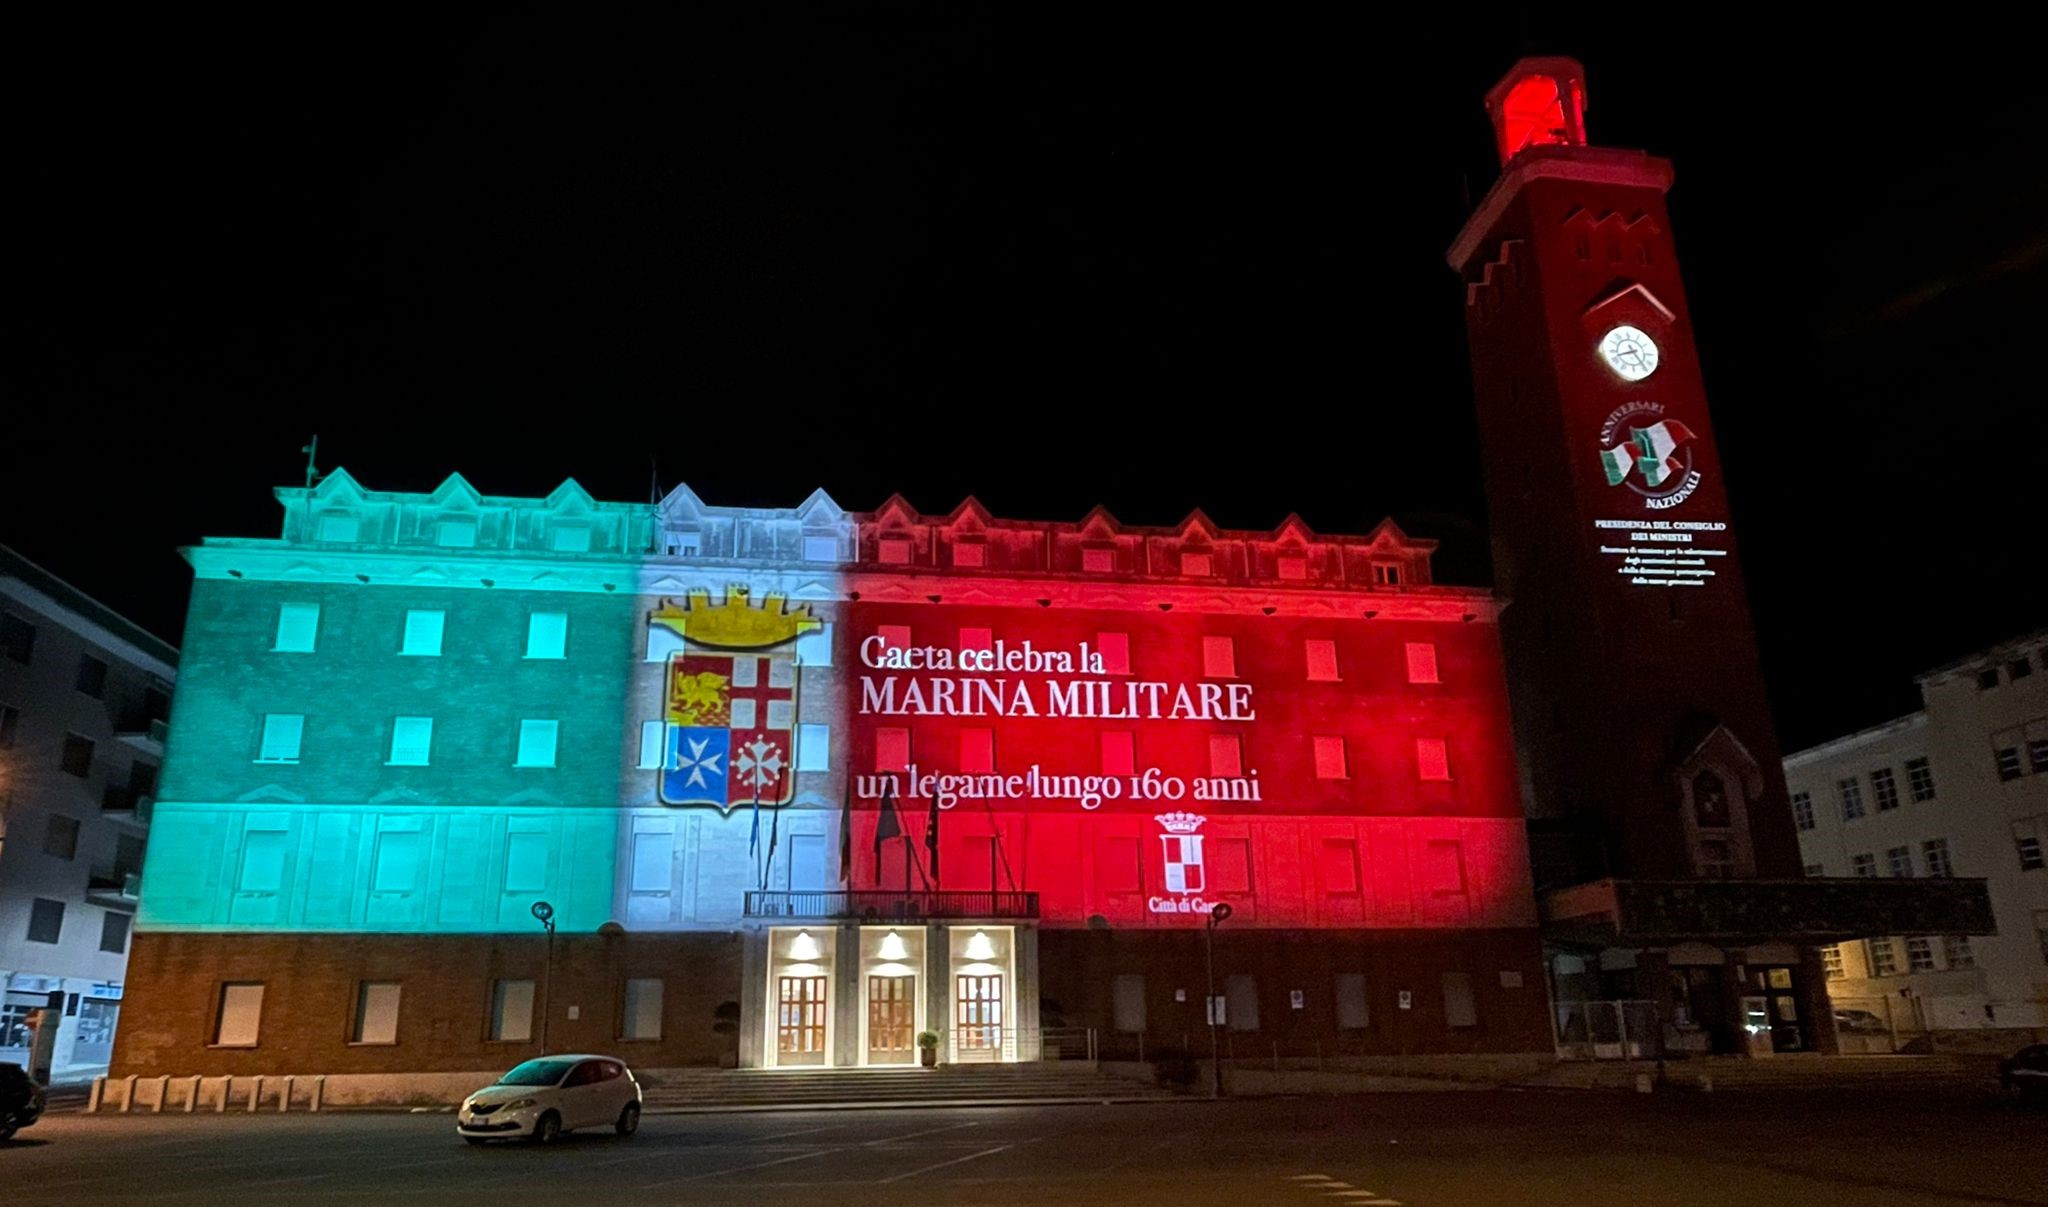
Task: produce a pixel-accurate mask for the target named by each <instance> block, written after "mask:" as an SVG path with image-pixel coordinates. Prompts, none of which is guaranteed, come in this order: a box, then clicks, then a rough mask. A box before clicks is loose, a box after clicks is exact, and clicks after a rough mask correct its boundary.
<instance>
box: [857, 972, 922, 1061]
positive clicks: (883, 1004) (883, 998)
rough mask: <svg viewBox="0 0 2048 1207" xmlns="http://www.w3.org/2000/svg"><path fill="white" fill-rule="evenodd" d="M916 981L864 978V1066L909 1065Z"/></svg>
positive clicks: (900, 977) (914, 1028)
mask: <svg viewBox="0 0 2048 1207" xmlns="http://www.w3.org/2000/svg"><path fill="white" fill-rule="evenodd" d="M916 1032H917V978H916V977H914V976H871V977H869V978H868V1063H869V1064H871V1065H903V1064H909V1063H910V1060H911V1055H912V1049H913V1046H914V1042H913V1041H915V1040H916V1038H917V1034H916Z"/></svg>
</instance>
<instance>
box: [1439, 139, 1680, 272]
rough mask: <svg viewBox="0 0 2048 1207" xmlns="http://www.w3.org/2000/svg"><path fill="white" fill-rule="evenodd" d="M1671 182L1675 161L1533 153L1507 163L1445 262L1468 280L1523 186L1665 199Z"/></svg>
mask: <svg viewBox="0 0 2048 1207" xmlns="http://www.w3.org/2000/svg"><path fill="white" fill-rule="evenodd" d="M1672 178H1673V176H1672V168H1671V161H1670V160H1668V159H1660V158H1658V157H1657V156H1655V155H1651V154H1649V153H1648V152H1646V151H1626V150H1619V149H1617V148H1614V147H1568V146H1544V147H1530V148H1529V149H1527V150H1525V151H1523V152H1521V153H1520V154H1518V155H1516V156H1515V157H1514V158H1513V159H1512V160H1510V161H1508V165H1507V167H1506V168H1505V169H1503V170H1502V171H1501V174H1500V179H1498V180H1496V181H1494V182H1493V187H1492V188H1490V189H1488V190H1486V197H1485V199H1484V200H1482V201H1481V202H1480V203H1479V208H1478V209H1476V210H1473V211H1472V216H1471V217H1469V218H1467V219H1465V226H1464V229H1462V230H1460V231H1459V232H1458V237H1457V238H1456V239H1455V240H1453V241H1452V242H1451V249H1450V251H1449V252H1447V253H1445V256H1444V258H1445V259H1446V260H1448V261H1450V265H1451V271H1453V272H1456V273H1458V274H1460V275H1463V274H1464V273H1465V272H1466V271H1467V270H1468V269H1469V268H1470V267H1471V265H1472V262H1473V260H1474V258H1475V257H1476V256H1477V255H1478V254H1479V250H1480V246H1481V245H1482V244H1483V243H1484V242H1485V241H1486V238H1487V236H1488V235H1489V234H1491V233H1492V232H1493V228H1494V225H1495V224H1496V223H1498V222H1499V221H1500V218H1501V215H1502V214H1503V213H1505V212H1507V208H1508V206H1510V205H1512V204H1514V200H1515V197H1516V195H1517V194H1519V193H1520V192H1521V191H1522V188H1523V186H1525V185H1528V184H1531V183H1533V182H1535V181H1538V180H1574V181H1578V182H1580V183H1582V184H1618V185H1633V186H1636V187H1639V188H1654V189H1656V190H1657V191H1658V192H1660V193H1662V192H1664V191H1666V190H1668V189H1670V187H1671V181H1672Z"/></svg>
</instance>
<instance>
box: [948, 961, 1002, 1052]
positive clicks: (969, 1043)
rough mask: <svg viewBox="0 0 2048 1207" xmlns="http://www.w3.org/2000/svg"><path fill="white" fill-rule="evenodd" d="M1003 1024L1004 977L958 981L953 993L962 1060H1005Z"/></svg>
mask: <svg viewBox="0 0 2048 1207" xmlns="http://www.w3.org/2000/svg"><path fill="white" fill-rule="evenodd" d="M1003 1024H1004V1020H1003V978H1002V977H1001V976H963V977H960V978H958V980H957V981H956V982H955V984H954V993H953V1028H954V1040H955V1042H956V1043H957V1044H958V1049H957V1053H956V1055H957V1057H958V1059H960V1060H1002V1059H1004V1055H1003V1040H1004V1039H1005V1036H1004V1034H1003Z"/></svg>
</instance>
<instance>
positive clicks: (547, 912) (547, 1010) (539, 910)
mask: <svg viewBox="0 0 2048 1207" xmlns="http://www.w3.org/2000/svg"><path fill="white" fill-rule="evenodd" d="M533 916H534V918H535V919H536V920H537V921H539V923H540V924H541V925H542V926H544V927H546V928H547V932H548V955H547V964H546V965H545V967H544V969H543V971H542V973H541V982H540V1054H541V1055H542V1056H546V1055H547V1054H548V1021H549V1019H550V1017H551V1016H552V1015H553V1014H554V1011H555V907H554V906H552V905H549V904H548V903H547V902H545V901H536V902H534V903H533Z"/></svg>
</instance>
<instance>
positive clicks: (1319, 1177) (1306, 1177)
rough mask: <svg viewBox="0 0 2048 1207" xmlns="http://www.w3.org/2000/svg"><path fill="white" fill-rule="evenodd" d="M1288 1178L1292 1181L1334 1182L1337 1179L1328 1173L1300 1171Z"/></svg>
mask: <svg viewBox="0 0 2048 1207" xmlns="http://www.w3.org/2000/svg"><path fill="white" fill-rule="evenodd" d="M1287 1180H1288V1181H1290V1182H1334V1181H1336V1180H1337V1179H1335V1178H1333V1177H1331V1176H1330V1175H1329V1174H1326V1173H1298V1174H1295V1175H1294V1176H1293V1177H1291V1178H1289V1179H1287Z"/></svg>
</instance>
